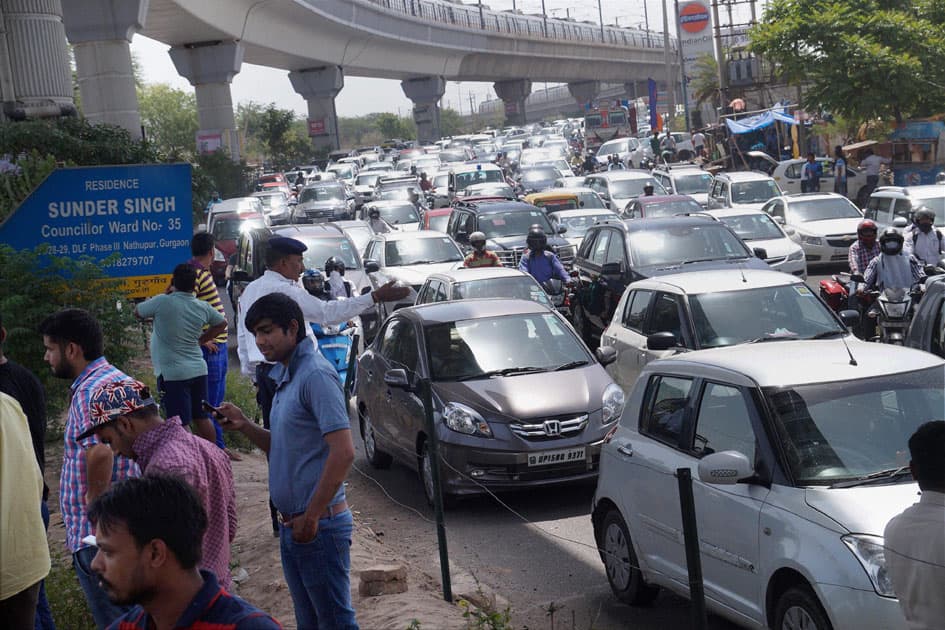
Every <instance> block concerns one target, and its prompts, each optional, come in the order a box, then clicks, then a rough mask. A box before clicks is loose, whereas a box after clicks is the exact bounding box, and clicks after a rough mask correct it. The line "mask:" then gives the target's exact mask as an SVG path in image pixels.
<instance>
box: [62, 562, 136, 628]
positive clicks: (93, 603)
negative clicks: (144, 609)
mask: <svg viewBox="0 0 945 630" xmlns="http://www.w3.org/2000/svg"><path fill="white" fill-rule="evenodd" d="M97 552H98V548H97V547H83V548H82V549H79V550H78V551H76V552H75V553H74V554H72V566H73V567H74V568H75V574H76V575H77V576H79V586H81V587H82V590H83V591H85V601H86V602H87V603H88V605H89V610H91V611H92V617H93V618H94V619H95V625H96V626H98V627H99V628H107V627H108V626H109V624H111V622H113V621H115V620H116V619H118V618H119V617H121V616H122V615H124V614H125V613H126V612H128V611H129V610H131V608H130V607H128V606H116V605H115V604H113V603H111V601H109V599H108V595H106V594H105V590H104V589H103V588H102V587H101V586H99V585H98V575H97V574H95V573H92V558H94V557H95V554H96V553H97Z"/></svg>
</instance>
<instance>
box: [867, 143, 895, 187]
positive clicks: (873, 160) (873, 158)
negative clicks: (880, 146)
mask: <svg viewBox="0 0 945 630" xmlns="http://www.w3.org/2000/svg"><path fill="white" fill-rule="evenodd" d="M864 153H865V157H864V158H863V159H862V160H860V166H862V167H863V169H864V170H865V171H866V189H867V190H868V191H869V192H868V193H867V195H870V194H872V193H873V191H874V190H875V189H876V186H878V185H879V170H880V167H882V166H883V165H884V164H891V163H892V160H890V159H889V158H888V157H883V156H881V155H876V154H875V153H873V149H867V150H866V151H865V152H864Z"/></svg>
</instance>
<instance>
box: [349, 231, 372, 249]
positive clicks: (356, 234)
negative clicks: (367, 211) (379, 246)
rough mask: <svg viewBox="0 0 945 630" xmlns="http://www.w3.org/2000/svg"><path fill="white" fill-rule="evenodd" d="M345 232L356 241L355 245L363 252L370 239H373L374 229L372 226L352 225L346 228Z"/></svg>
mask: <svg viewBox="0 0 945 630" xmlns="http://www.w3.org/2000/svg"><path fill="white" fill-rule="evenodd" d="M344 231H345V234H347V235H348V238H350V239H351V240H352V241H354V246H355V247H356V248H357V250H358V251H359V252H363V251H364V248H365V247H367V244H368V241H370V240H371V237H372V236H374V231H373V230H371V228H369V227H367V226H366V225H365V226H351V227H346V228H344Z"/></svg>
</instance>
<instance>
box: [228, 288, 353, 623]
mask: <svg viewBox="0 0 945 630" xmlns="http://www.w3.org/2000/svg"><path fill="white" fill-rule="evenodd" d="M310 297H311V296H310ZM312 299H315V300H317V299H318V298H314V297H313V298H312ZM350 301H351V300H348V301H347V302H350ZM335 303H338V302H337V301H334V302H322V304H325V305H331V304H335ZM345 303H346V302H340V304H345ZM245 326H246V329H247V330H248V331H250V333H251V334H253V335H254V337H255V343H256V345H257V349H258V350H259V352H261V353H262V354H263V356H264V357H265V358H266V360H267V361H273V362H274V363H275V365H274V366H273V367H272V370H271V371H270V372H269V377H270V378H271V379H272V380H273V381H275V383H276V384H277V389H276V393H275V398H274V400H273V403H272V410H271V412H270V419H269V422H270V430H268V431H267V430H266V429H264V428H261V427H259V426H258V425H256V424H254V423H252V422H250V421H249V420H247V419H246V416H245V415H244V414H243V412H242V411H241V410H240V409H239V408H238V407H236V406H234V405H232V404H230V403H223V405H221V407H220V413H221V414H222V415H223V416H224V417H225V418H226V419H225V421H223V422H222V423H221V424H222V425H223V428H224V429H233V430H237V431H241V432H242V433H243V434H244V435H245V436H246V437H248V438H249V439H250V440H251V441H252V442H253V443H254V444H255V445H256V446H258V447H259V448H260V449H262V450H263V451H265V452H266V453H267V454H268V455H269V495H270V496H271V497H272V501H273V503H274V504H275V506H276V508H277V509H278V511H279V521H280V523H281V529H280V532H279V535H280V542H279V550H280V554H281V556H282V569H283V572H284V573H285V579H286V583H287V584H288V586H289V593H290V594H291V595H292V603H293V606H294V607H295V618H296V622H297V624H298V627H299V628H318V627H319V624H320V623H321V627H331V628H338V629H355V628H357V627H358V626H357V623H356V622H355V618H354V609H353V608H352V606H351V589H350V576H349V572H350V569H351V558H350V552H349V549H350V546H351V532H352V528H353V519H352V516H351V511H350V510H349V509H348V503H347V501H346V499H345V489H344V480H345V476H346V475H347V473H348V470H349V468H350V467H351V463H352V462H353V461H354V445H353V443H352V441H351V426H350V421H349V419H348V408H347V404H346V402H345V398H344V395H343V393H342V389H341V382H340V381H339V380H338V374H337V372H336V371H335V369H334V368H333V367H332V365H331V364H330V363H329V362H328V361H327V360H326V359H325V358H324V357H323V356H321V355H320V354H318V352H317V351H316V349H315V346H314V345H312V344H311V343H309V342H308V341H307V340H306V338H305V337H306V335H307V334H308V331H309V330H311V327H310V326H308V325H307V324H306V321H305V319H304V316H303V314H302V309H301V308H300V307H299V305H298V304H297V303H296V302H295V301H294V300H293V299H292V298H291V297H289V296H288V295H285V294H284V293H270V294H268V295H264V296H262V297H260V298H259V299H258V300H256V301H255V302H254V303H253V305H252V306H251V307H250V308H249V310H248V312H247V313H246V318H245Z"/></svg>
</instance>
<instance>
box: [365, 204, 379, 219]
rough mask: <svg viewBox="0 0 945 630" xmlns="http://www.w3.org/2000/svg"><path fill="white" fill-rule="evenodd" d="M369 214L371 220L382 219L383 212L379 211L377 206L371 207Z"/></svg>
mask: <svg viewBox="0 0 945 630" xmlns="http://www.w3.org/2000/svg"><path fill="white" fill-rule="evenodd" d="M367 214H368V218H371V219H380V218H381V211H380V210H378V209H377V206H371V207H370V208H368V211H367Z"/></svg>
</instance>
